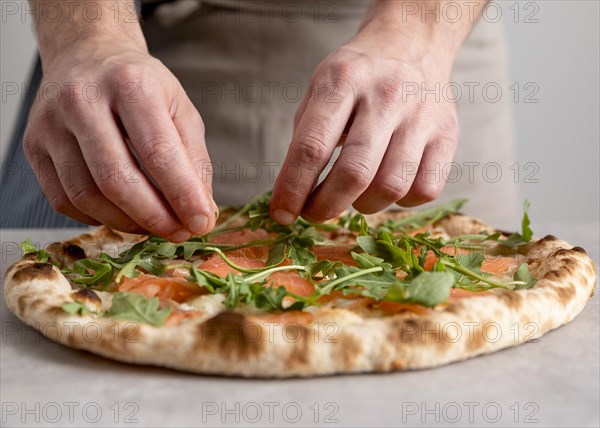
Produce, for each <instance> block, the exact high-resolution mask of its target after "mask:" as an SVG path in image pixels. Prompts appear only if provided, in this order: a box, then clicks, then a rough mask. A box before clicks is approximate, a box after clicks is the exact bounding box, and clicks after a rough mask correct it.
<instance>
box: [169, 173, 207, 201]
mask: <svg viewBox="0 0 600 428" xmlns="http://www.w3.org/2000/svg"><path fill="white" fill-rule="evenodd" d="M186 183H187V184H180V185H179V186H178V187H177V188H176V189H174V190H175V191H174V192H171V193H170V192H168V191H165V193H166V194H167V196H168V199H169V201H170V202H171V204H172V205H174V206H176V207H186V206H188V207H189V206H190V204H191V203H192V202H194V201H199V200H200V196H199V195H198V184H197V183H195V182H194V181H193V179H191V178H190V179H189V180H187V181H186ZM169 193H170V194H169Z"/></svg>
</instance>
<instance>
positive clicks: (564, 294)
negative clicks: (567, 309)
mask: <svg viewBox="0 0 600 428" xmlns="http://www.w3.org/2000/svg"><path fill="white" fill-rule="evenodd" d="M551 289H552V290H554V291H555V292H556V295H557V296H558V301H559V302H560V304H561V305H563V306H567V304H568V303H569V302H570V301H571V299H573V296H575V291H576V290H575V287H574V286H573V284H571V283H569V284H566V285H565V286H558V287H557V286H552V287H551Z"/></svg>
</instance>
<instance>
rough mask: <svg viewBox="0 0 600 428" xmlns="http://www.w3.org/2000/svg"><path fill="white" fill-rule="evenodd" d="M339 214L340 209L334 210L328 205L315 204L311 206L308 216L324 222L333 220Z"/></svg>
mask: <svg viewBox="0 0 600 428" xmlns="http://www.w3.org/2000/svg"><path fill="white" fill-rule="evenodd" d="M339 214H340V213H339V212H338V211H335V210H332V209H331V208H330V207H328V206H325V207H323V206H313V207H311V209H310V211H309V213H307V215H306V216H307V217H309V218H310V219H311V220H313V221H315V222H323V221H327V220H331V219H332V218H334V217H336V216H338V215H339Z"/></svg>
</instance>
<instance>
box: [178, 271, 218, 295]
mask: <svg viewBox="0 0 600 428" xmlns="http://www.w3.org/2000/svg"><path fill="white" fill-rule="evenodd" d="M187 280H188V281H194V282H196V284H198V286H199V287H201V288H206V289H207V290H208V291H210V292H211V293H214V292H215V290H216V289H218V288H220V287H222V286H224V285H225V280H224V279H223V278H221V277H220V276H218V275H215V274H214V273H212V272H208V271H205V270H201V269H197V268H196V267H194V266H190V276H189V277H188V278H187Z"/></svg>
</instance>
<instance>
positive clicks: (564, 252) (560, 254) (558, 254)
mask: <svg viewBox="0 0 600 428" xmlns="http://www.w3.org/2000/svg"><path fill="white" fill-rule="evenodd" d="M552 255H553V256H554V257H563V256H569V255H571V250H567V249H566V248H559V249H558V250H556V251H555V252H554V253H553V254H552Z"/></svg>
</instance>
